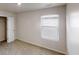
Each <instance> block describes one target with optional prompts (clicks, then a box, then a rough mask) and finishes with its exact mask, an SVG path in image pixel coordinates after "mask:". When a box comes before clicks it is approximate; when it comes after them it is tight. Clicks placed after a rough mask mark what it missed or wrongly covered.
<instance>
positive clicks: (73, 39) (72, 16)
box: [66, 4, 79, 54]
mask: <svg viewBox="0 0 79 59" xmlns="http://www.w3.org/2000/svg"><path fill="white" fill-rule="evenodd" d="M66 12H67V48H68V54H79V4H67V11H66Z"/></svg>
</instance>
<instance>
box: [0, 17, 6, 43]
mask: <svg viewBox="0 0 79 59" xmlns="http://www.w3.org/2000/svg"><path fill="white" fill-rule="evenodd" d="M0 18H4V19H5V40H4V41H7V17H4V16H0ZM4 41H2V42H4Z"/></svg>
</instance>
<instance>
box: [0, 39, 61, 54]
mask: <svg viewBox="0 0 79 59" xmlns="http://www.w3.org/2000/svg"><path fill="white" fill-rule="evenodd" d="M0 55H61V54H60V53H57V52H54V51H51V50H48V49H45V48H41V47H38V46H34V45H31V44H28V43H25V42H22V41H19V40H15V41H14V42H12V43H9V44H7V43H6V42H4V43H2V44H0Z"/></svg>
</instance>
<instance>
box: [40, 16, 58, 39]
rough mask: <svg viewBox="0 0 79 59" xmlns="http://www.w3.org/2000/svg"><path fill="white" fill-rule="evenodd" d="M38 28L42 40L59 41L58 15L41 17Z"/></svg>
mask: <svg viewBox="0 0 79 59" xmlns="http://www.w3.org/2000/svg"><path fill="white" fill-rule="evenodd" d="M40 27H41V37H42V39H49V40H54V41H58V40H59V15H44V16H41V24H40Z"/></svg>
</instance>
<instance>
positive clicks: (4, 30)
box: [0, 16, 7, 43]
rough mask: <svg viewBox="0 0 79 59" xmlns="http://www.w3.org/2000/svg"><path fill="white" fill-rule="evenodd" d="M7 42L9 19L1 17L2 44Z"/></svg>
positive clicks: (0, 36)
mask: <svg viewBox="0 0 79 59" xmlns="http://www.w3.org/2000/svg"><path fill="white" fill-rule="evenodd" d="M3 42H7V17H2V16H0V43H3Z"/></svg>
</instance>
